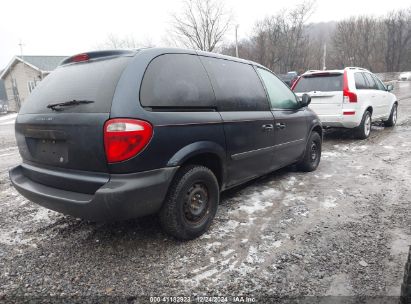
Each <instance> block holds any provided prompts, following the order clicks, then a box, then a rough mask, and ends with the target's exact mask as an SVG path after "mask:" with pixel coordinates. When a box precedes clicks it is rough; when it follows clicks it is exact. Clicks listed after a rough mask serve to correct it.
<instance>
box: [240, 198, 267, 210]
mask: <svg viewBox="0 0 411 304" xmlns="http://www.w3.org/2000/svg"><path fill="white" fill-rule="evenodd" d="M248 202H249V204H247V205H242V206H240V208H239V209H238V210H241V211H245V212H246V213H248V214H253V213H254V212H257V211H262V210H265V209H266V208H268V207H271V206H272V205H273V203H271V202H267V201H261V200H260V199H259V198H258V197H255V198H252V199H250V200H249V201H248Z"/></svg>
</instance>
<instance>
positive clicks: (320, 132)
mask: <svg viewBox="0 0 411 304" xmlns="http://www.w3.org/2000/svg"><path fill="white" fill-rule="evenodd" d="M312 132H317V133H318V134H320V136H321V138H322V137H323V128H321V127H320V126H315V127H314V128H313V131H312Z"/></svg>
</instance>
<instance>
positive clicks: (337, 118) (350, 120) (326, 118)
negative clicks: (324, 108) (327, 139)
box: [318, 110, 362, 128]
mask: <svg viewBox="0 0 411 304" xmlns="http://www.w3.org/2000/svg"><path fill="white" fill-rule="evenodd" d="M344 111H347V112H354V113H355V114H350V115H341V114H340V115H318V117H319V118H320V120H321V123H322V124H323V126H324V127H336V128H355V127H358V126H359V125H360V123H361V119H362V113H360V112H358V111H356V110H350V111H349V110H344Z"/></svg>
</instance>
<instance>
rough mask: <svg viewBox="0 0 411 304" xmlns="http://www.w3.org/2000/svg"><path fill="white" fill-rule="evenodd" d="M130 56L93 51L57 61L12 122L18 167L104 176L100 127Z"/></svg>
mask: <svg viewBox="0 0 411 304" xmlns="http://www.w3.org/2000/svg"><path fill="white" fill-rule="evenodd" d="M133 55H134V52H125V51H113V52H94V53H87V54H81V55H77V56H73V57H71V58H68V59H66V60H65V61H63V64H62V65H61V66H59V67H58V68H57V69H56V70H55V71H53V72H52V73H51V74H50V75H48V76H46V77H45V79H44V80H42V81H41V82H40V84H39V85H38V86H37V87H36V88H35V90H34V91H33V92H32V93H31V95H30V96H29V97H28V98H27V100H26V101H25V102H24V103H23V105H22V108H21V110H20V112H19V115H18V117H17V120H16V139H17V144H18V147H19V150H20V154H21V156H22V158H23V162H24V163H27V164H30V165H36V166H38V165H40V166H43V167H45V168H50V167H52V168H55V169H57V170H58V169H59V168H61V169H72V170H82V171H94V172H108V166H107V161H106V157H105V151H104V141H103V127H104V123H105V121H106V120H108V119H109V116H110V110H111V104H112V100H113V96H114V92H115V89H116V86H117V83H118V81H119V79H120V76H121V74H122V72H123V71H124V69H125V67H126V65H127V63H128V62H129V61H130V57H131V56H133Z"/></svg>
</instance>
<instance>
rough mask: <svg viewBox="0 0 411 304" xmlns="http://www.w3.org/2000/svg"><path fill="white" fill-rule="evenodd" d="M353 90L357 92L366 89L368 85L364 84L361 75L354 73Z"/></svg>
mask: <svg viewBox="0 0 411 304" xmlns="http://www.w3.org/2000/svg"><path fill="white" fill-rule="evenodd" d="M354 80H355V88H356V89H357V90H366V89H368V84H367V83H366V82H365V79H364V76H363V73H354Z"/></svg>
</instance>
